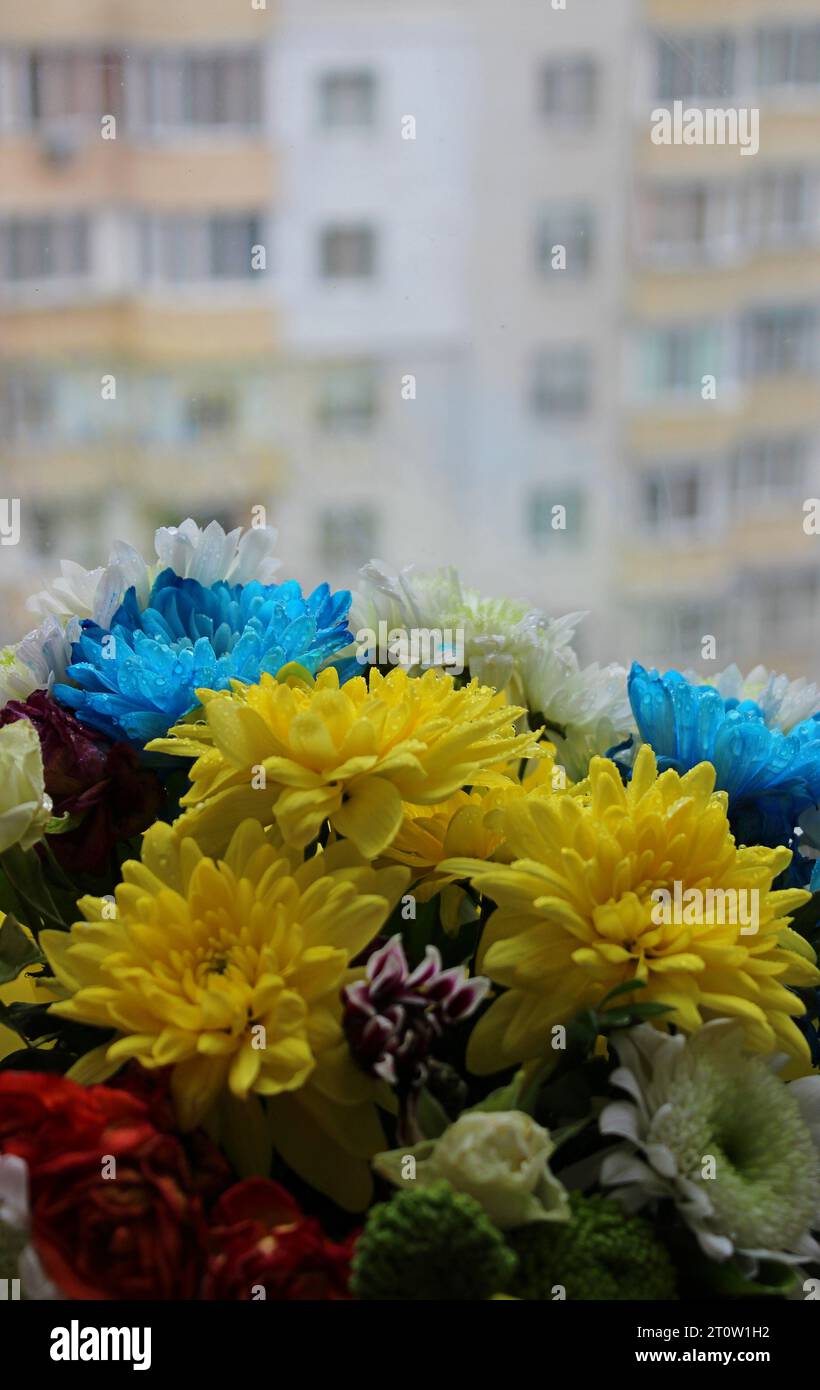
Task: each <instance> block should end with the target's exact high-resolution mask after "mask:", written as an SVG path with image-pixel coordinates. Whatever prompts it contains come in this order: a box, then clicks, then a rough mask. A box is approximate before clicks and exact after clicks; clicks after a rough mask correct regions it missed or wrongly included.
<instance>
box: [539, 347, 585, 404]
mask: <svg viewBox="0 0 820 1390" xmlns="http://www.w3.org/2000/svg"><path fill="white" fill-rule="evenodd" d="M590 396H591V362H590V354H589V351H588V349H587V348H585V347H580V346H575V347H551V348H543V349H542V350H541V351H540V352H539V353H538V354H537V356H536V358H535V360H534V362H533V367H532V381H531V386H530V398H531V403H532V409H533V411H534V412H535V414H536V415H542V416H552V415H556V416H579V415H584V414H586V412H587V411H588V410H589V407H590Z"/></svg>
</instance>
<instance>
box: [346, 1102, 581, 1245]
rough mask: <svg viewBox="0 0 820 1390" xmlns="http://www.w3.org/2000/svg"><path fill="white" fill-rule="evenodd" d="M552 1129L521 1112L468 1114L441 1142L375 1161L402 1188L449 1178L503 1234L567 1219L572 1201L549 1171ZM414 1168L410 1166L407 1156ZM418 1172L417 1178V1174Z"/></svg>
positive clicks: (387, 1176)
mask: <svg viewBox="0 0 820 1390" xmlns="http://www.w3.org/2000/svg"><path fill="white" fill-rule="evenodd" d="M554 1148H555V1145H554V1144H553V1142H552V1140H551V1138H550V1135H549V1131H548V1130H546V1129H542V1127H541V1125H538V1124H536V1123H535V1120H533V1119H531V1117H530V1116H529V1115H525V1114H524V1113H523V1111H520V1110H504V1111H497V1112H495V1113H493V1112H485V1111H481V1110H473V1111H468V1112H467V1113H466V1114H464V1115H461V1116H460V1117H459V1119H457V1120H456V1121H455V1123H454V1124H452V1125H450V1127H449V1129H446V1130H445V1131H444V1134H442V1136H441V1137H440V1138H439V1139H433V1140H427V1141H425V1142H424V1143H422V1144H416V1145H413V1146H412V1147H410V1148H407V1149H393V1150H392V1151H391V1152H390V1153H383V1154H379V1155H377V1157H376V1158H375V1159H374V1160H373V1166H374V1168H375V1169H376V1172H377V1173H379V1174H381V1176H382V1177H385V1178H387V1179H388V1180H389V1181H390V1182H393V1183H396V1184H397V1185H398V1186H405V1185H410V1184H411V1183H413V1182H416V1183H421V1184H423V1185H426V1184H428V1183H431V1182H435V1181H436V1180H437V1179H439V1178H445V1179H446V1180H447V1181H448V1182H449V1183H451V1184H452V1186H453V1187H454V1188H455V1189H456V1190H457V1191H458V1192H465V1193H467V1194H468V1196H470V1197H474V1198H475V1200H476V1201H477V1202H479V1203H480V1204H481V1206H482V1207H483V1208H484V1210H485V1212H486V1213H487V1215H488V1216H489V1218H490V1220H491V1221H492V1222H494V1224H495V1225H496V1226H497V1227H498V1228H499V1230H502V1231H504V1230H508V1229H510V1228H512V1227H514V1226H525V1225H527V1224H529V1223H530V1222H532V1221H565V1220H567V1219H568V1217H569V1199H568V1196H567V1192H566V1189H565V1188H564V1186H563V1184H562V1183H560V1182H559V1181H558V1179H557V1178H556V1177H555V1176H554V1175H553V1174H552V1173H551V1172H550V1169H549V1158H550V1155H551V1154H552V1153H553V1151H554ZM411 1157H412V1158H413V1159H414V1164H408V1163H407V1159H408V1158H411ZM413 1174H414V1176H413Z"/></svg>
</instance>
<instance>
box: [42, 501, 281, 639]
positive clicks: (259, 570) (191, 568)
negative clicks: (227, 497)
mask: <svg viewBox="0 0 820 1390" xmlns="http://www.w3.org/2000/svg"><path fill="white" fill-rule="evenodd" d="M276 537H277V532H276V531H275V530H274V528H273V527H272V526H259V527H251V528H250V529H249V530H247V531H245V533H244V534H243V532H242V528H241V526H238V527H237V528H236V530H234V531H229V532H228V533H227V534H226V532H225V531H224V530H223V528H222V527H221V526H220V524H219V522H218V521H212V522H210V524H209V525H208V526H206V527H205V529H204V530H203V529H202V528H201V527H199V526H197V524H196V522H195V521H192V520H191V518H190V517H189V518H188V519H187V521H183V522H182V524H181V525H180V526H161V527H160V528H159V530H158V531H157V532H156V534H155V536H154V548H155V550H156V553H157V559H156V561H155V562H154V563H153V564H151V565H148V564H147V563H146V561H145V560H144V559H143V558H142V556H141V555H140V554H139V552H138V551H136V550H135V549H134V547H133V546H132V545H128V544H126V542H125V541H115V542H114V544H113V545H112V547H111V554H110V555H109V557H108V564H107V565H104V566H100V567H99V568H98V569H94V570H86V569H83V567H82V565H77V564H75V563H74V561H73V560H61V561H60V570H61V573H60V576H59V578H58V579H55V580H53V581H52V583H51V584H49V585H48V586H47V587H46V588H45V589H42V590H41V591H40V593H38V594H35V595H34V596H33V597H32V598H30V599H29V600H28V605H27V606H28V608H29V609H30V610H31V612H33V613H38V614H39V615H40V616H41V617H46V616H48V615H49V614H53V615H54V616H55V617H57V618H61V619H63V620H65V619H67V618H72V617H75V618H91V619H93V621H94V622H95V623H99V625H100V627H108V625H109V623H110V622H111V619H112V618H113V616H114V614H115V612H116V611H117V609H118V608H119V606H120V604H121V603H122V600H123V597H124V595H125V592H126V590H127V589H130V588H131V587H132V586H133V587H134V588H135V589H136V592H137V602H138V603H139V605H140V607H143V606H144V605H145V604H146V603H147V601H148V595H149V592H150V590H151V585H152V584H153V582H154V580H155V579H156V577H157V575H158V574H159V573H160V572H161V571H162V570H164V569H172V570H173V571H174V573H175V574H178V575H179V576H180V577H181V578H182V579H197V580H198V581H199V583H200V584H203V585H205V586H206V587H208V586H209V585H211V584H215V583H216V582H217V580H220V579H227V580H228V581H229V582H230V583H231V584H248V583H249V582H250V581H251V580H252V579H258V580H259V581H260V582H261V583H263V584H269V583H270V582H271V580H272V578H273V575H274V573H275V571H276V570H277V568H278V566H279V561H278V560H275V559H274V558H273V550H274V547H275V545H276Z"/></svg>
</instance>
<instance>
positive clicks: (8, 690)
mask: <svg viewBox="0 0 820 1390" xmlns="http://www.w3.org/2000/svg"><path fill="white" fill-rule="evenodd" d="M79 635H80V624H79V621H78V620H77V619H76V618H70V619H69V621H68V622H67V623H66V626H65V627H63V626H62V624H61V623H60V621H59V619H58V618H55V617H54V616H49V617H48V618H46V619H45V620H44V622H42V623H41V624H40V626H39V627H38V628H35V629H34V631H33V632H28V633H26V636H25V637H24V638H23V639H22V641H20V642H17V643H16V644H13V645H11V646H8V647H4V648H3V649H2V651H0V706H2V705H5V704H7V703H8V701H9V700H27V699H28V697H29V695H31V693H32V691H34V690H50V689H51V687H52V685H53V684H54V682H55V680H58V681H60V680H65V675H66V667H67V665H68V663H69V662H70V660H71V644H72V642H76V641H77V639H78V638H79Z"/></svg>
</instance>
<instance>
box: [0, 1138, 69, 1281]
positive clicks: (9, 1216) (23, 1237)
mask: <svg viewBox="0 0 820 1390" xmlns="http://www.w3.org/2000/svg"><path fill="white" fill-rule="evenodd" d="M28 1188H29V1183H28V1166H27V1164H26V1162H25V1160H24V1159H22V1158H18V1157H17V1155H16V1154H0V1248H2V1247H3V1246H7V1247H9V1249H10V1250H11V1251H12V1252H14V1253H16V1254H17V1261H18V1264H17V1268H18V1272H19V1275H20V1286H21V1288H22V1290H23V1293H24V1294H25V1296H26V1298H27V1299H30V1300H32V1301H36V1302H43V1301H46V1300H49V1301H50V1300H52V1299H58V1298H62V1297H63V1295H62V1293H61V1292H60V1290H59V1289H58V1287H57V1285H56V1284H55V1283H53V1281H52V1280H51V1279H49V1277H48V1275H47V1274H46V1272H45V1270H44V1269H43V1266H42V1264H41V1263H40V1256H39V1255H38V1254H37V1251H36V1250H35V1249H34V1246H33V1245H32V1244H31V1243H30V1242H29V1239H28V1236H29V1232H30V1229H31V1211H30V1209H29V1191H28Z"/></svg>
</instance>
